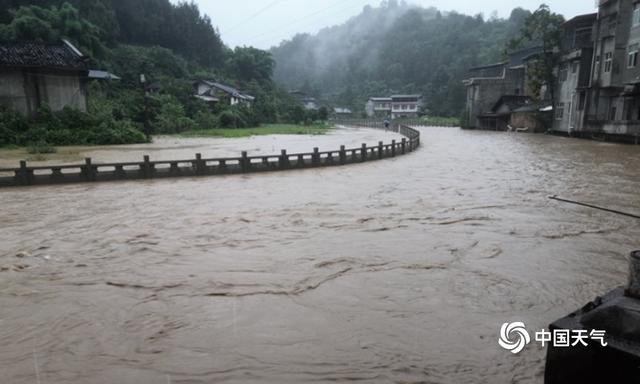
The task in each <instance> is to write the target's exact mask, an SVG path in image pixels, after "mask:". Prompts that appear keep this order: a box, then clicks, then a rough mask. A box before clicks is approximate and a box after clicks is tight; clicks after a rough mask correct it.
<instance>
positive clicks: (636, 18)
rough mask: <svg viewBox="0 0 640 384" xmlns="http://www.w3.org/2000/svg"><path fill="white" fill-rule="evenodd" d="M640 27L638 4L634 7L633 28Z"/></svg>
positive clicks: (639, 7) (639, 6) (639, 8)
mask: <svg viewBox="0 0 640 384" xmlns="http://www.w3.org/2000/svg"><path fill="white" fill-rule="evenodd" d="M639 25H640V3H636V4H634V5H633V26H634V27H637V26H639Z"/></svg>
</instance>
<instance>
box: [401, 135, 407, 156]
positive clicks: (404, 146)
mask: <svg viewBox="0 0 640 384" xmlns="http://www.w3.org/2000/svg"><path fill="white" fill-rule="evenodd" d="M405 153H407V139H405V138H404V137H403V138H402V154H403V155H404V154H405Z"/></svg>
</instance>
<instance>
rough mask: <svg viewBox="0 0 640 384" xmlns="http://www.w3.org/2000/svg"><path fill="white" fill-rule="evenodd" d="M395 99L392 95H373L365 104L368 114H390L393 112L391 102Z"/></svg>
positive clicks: (371, 115)
mask: <svg viewBox="0 0 640 384" xmlns="http://www.w3.org/2000/svg"><path fill="white" fill-rule="evenodd" d="M392 101H393V100H392V99H391V98H390V97H372V98H370V99H369V101H368V102H367V105H366V106H365V111H366V112H367V116H369V117H373V116H384V117H386V116H389V115H390V114H391V102H392Z"/></svg>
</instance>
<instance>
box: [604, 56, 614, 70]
mask: <svg viewBox="0 0 640 384" xmlns="http://www.w3.org/2000/svg"><path fill="white" fill-rule="evenodd" d="M611 68H613V52H607V53H605V55H604V72H605V73H608V72H611Z"/></svg>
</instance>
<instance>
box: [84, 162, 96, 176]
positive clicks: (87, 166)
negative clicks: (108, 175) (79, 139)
mask: <svg viewBox="0 0 640 384" xmlns="http://www.w3.org/2000/svg"><path fill="white" fill-rule="evenodd" d="M95 174H96V172H95V169H94V167H93V165H92V164H91V158H90V157H86V158H85V159H84V165H83V166H82V175H83V176H84V179H85V181H94V180H95V178H96V175H95Z"/></svg>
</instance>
